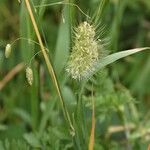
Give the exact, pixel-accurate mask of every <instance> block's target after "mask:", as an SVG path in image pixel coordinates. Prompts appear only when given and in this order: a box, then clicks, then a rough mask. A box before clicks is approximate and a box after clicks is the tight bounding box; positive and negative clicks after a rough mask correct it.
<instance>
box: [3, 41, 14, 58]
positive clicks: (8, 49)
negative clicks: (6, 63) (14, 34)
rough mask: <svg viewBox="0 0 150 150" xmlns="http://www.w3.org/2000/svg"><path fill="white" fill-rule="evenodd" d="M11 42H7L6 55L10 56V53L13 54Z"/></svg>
mask: <svg viewBox="0 0 150 150" xmlns="http://www.w3.org/2000/svg"><path fill="white" fill-rule="evenodd" d="M11 49H12V48H11V44H7V45H6V47H5V57H6V58H9V56H10V54H11Z"/></svg>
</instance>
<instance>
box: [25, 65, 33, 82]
mask: <svg viewBox="0 0 150 150" xmlns="http://www.w3.org/2000/svg"><path fill="white" fill-rule="evenodd" d="M26 78H27V81H28V83H29V85H32V83H33V71H32V69H31V68H30V67H27V68H26Z"/></svg>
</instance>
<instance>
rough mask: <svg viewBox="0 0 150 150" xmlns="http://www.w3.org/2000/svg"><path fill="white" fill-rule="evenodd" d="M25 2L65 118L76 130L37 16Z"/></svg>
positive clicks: (28, 3) (27, 2)
mask: <svg viewBox="0 0 150 150" xmlns="http://www.w3.org/2000/svg"><path fill="white" fill-rule="evenodd" d="M25 3H26V7H27V10H28V12H29V15H30V18H31V21H32V24H33V27H34V30H35V33H36V36H37V38H38V41H39V44H40V47H41V51H42V54H43V57H44V60H45V62H46V65H47V68H48V72H49V74H50V76H51V78H52V80H53V83H54V85H55V87H56V90H57V93H58V96H59V99H60V102H61V105H62V110H63V114H64V116H65V119H66V120H67V122H68V124H69V126H70V128H71V130H72V131H74V128H73V125H72V122H71V119H70V116H69V113H68V111H67V109H66V106H65V102H64V100H63V97H62V94H61V90H60V87H59V83H58V81H57V78H56V74H55V72H54V69H53V66H52V64H51V62H50V59H49V57H48V55H47V53H46V50H45V47H44V44H43V42H42V39H41V36H40V32H39V29H38V26H37V23H36V21H35V18H34V15H33V12H32V9H31V5H30V2H29V0H25Z"/></svg>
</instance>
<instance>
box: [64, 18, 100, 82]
mask: <svg viewBox="0 0 150 150" xmlns="http://www.w3.org/2000/svg"><path fill="white" fill-rule="evenodd" d="M95 36H96V34H95V29H94V27H93V26H92V25H90V24H89V23H88V22H86V21H85V22H83V23H81V24H80V25H79V26H78V27H77V28H76V29H75V38H74V46H73V47H72V52H71V54H70V56H69V59H68V63H67V67H66V71H67V72H68V74H69V75H70V76H71V77H72V78H73V79H77V80H82V79H86V78H87V76H88V75H89V74H90V73H92V72H93V71H94V70H95V65H96V64H97V61H98V58H99V52H98V50H99V46H98V40H96V38H95Z"/></svg>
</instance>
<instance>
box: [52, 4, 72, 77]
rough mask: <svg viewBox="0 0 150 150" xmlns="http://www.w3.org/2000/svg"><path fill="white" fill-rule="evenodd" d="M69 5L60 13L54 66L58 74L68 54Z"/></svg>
mask: <svg viewBox="0 0 150 150" xmlns="http://www.w3.org/2000/svg"><path fill="white" fill-rule="evenodd" d="M68 14H69V7H68V6H65V7H64V10H63V13H62V20H61V23H60V26H59V32H58V38H57V44H56V51H55V59H54V66H55V70H56V73H57V74H58V75H59V74H60V72H61V71H62V69H63V68H64V66H65V64H66V61H67V58H68V55H69V46H70V25H69V24H70V23H69V15H68Z"/></svg>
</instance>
